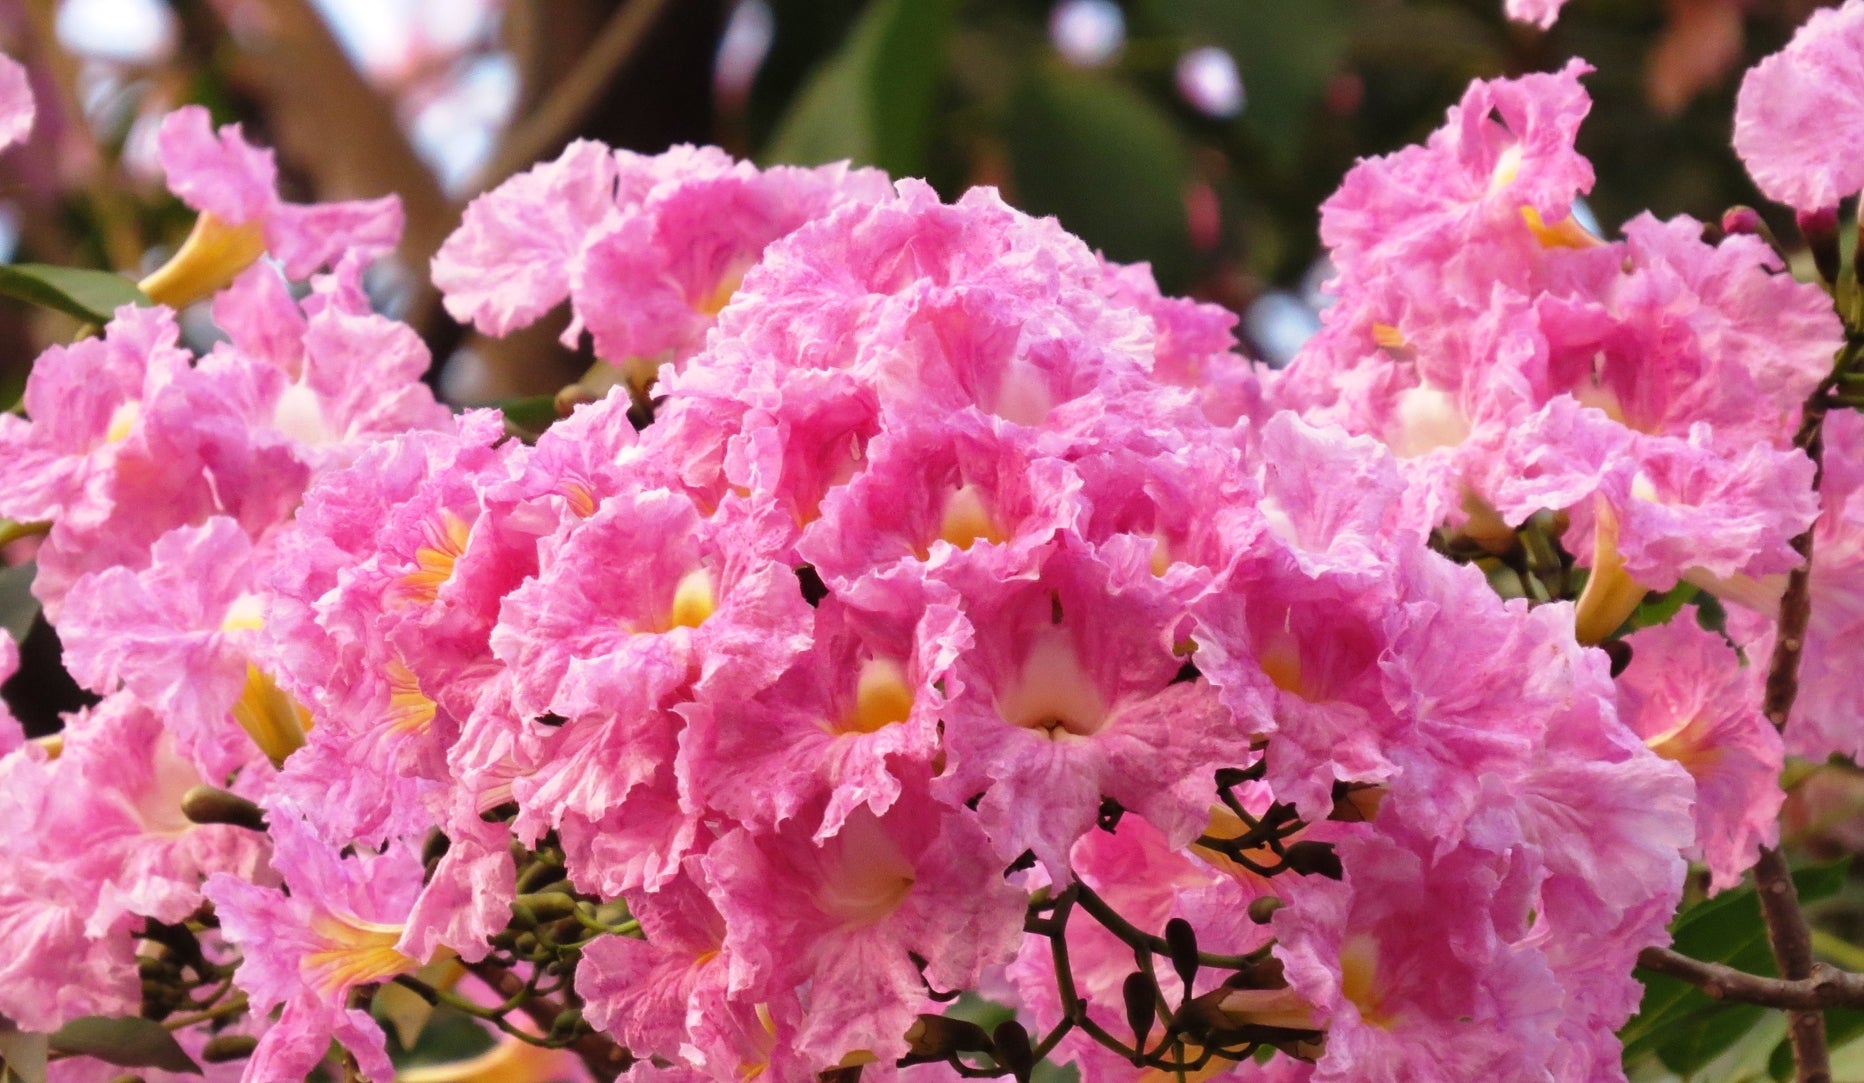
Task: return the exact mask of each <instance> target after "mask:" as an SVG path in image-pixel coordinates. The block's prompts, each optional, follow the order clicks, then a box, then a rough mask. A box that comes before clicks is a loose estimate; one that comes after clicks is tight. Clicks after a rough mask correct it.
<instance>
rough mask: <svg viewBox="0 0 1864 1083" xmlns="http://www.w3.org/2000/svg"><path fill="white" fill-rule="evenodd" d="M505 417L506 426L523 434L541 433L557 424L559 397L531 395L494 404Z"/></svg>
mask: <svg viewBox="0 0 1864 1083" xmlns="http://www.w3.org/2000/svg"><path fill="white" fill-rule="evenodd" d="M493 405H494V406H496V407H498V409H499V412H500V413H503V414H504V415H505V424H506V425H508V426H510V427H512V428H514V429H518V430H519V431H521V432H527V433H541V432H543V431H544V430H545V429H548V428H549V427H550V426H552V425H554V424H556V422H557V397H556V396H555V395H531V396H528V397H526V398H519V399H504V400H502V401H500V402H496V403H494V404H493Z"/></svg>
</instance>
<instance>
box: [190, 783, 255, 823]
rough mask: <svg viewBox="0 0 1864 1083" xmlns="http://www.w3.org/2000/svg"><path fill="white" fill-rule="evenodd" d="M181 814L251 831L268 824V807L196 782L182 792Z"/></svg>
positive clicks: (193, 818)
mask: <svg viewBox="0 0 1864 1083" xmlns="http://www.w3.org/2000/svg"><path fill="white" fill-rule="evenodd" d="M181 814H182V815H183V816H186V817H187V818H188V819H189V820H190V821H192V822H194V823H197V824H231V825H233V826H234V827H244V828H246V829H247V830H249V831H264V830H265V828H266V824H265V810H264V809H262V808H260V807H259V806H258V805H255V804H253V803H252V802H251V801H248V800H246V799H245V798H244V797H241V796H240V795H239V794H236V793H229V792H228V791H226V790H222V789H218V788H216V787H213V786H196V787H194V788H193V789H191V790H189V791H188V792H187V793H185V794H182V795H181Z"/></svg>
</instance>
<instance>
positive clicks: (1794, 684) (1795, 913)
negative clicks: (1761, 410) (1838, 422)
mask: <svg viewBox="0 0 1864 1083" xmlns="http://www.w3.org/2000/svg"><path fill="white" fill-rule="evenodd" d="M1854 353H1855V351H1854V349H1853V348H1852V346H1851V345H1850V344H1849V343H1847V345H1846V347H1845V348H1844V349H1841V350H1840V351H1839V353H1838V356H1837V357H1836V358H1835V359H1834V361H1833V364H1832V371H1831V373H1830V374H1829V375H1827V376H1826V377H1825V379H1823V380H1821V381H1819V385H1818V386H1817V387H1816V388H1814V389H1813V391H1812V394H1811V396H1809V397H1808V398H1807V399H1806V405H1805V409H1804V411H1803V412H1802V413H1801V415H1800V421H1799V431H1798V432H1797V433H1796V434H1794V438H1793V444H1794V446H1796V447H1798V448H1800V449H1801V450H1803V451H1804V452H1805V453H1806V456H1807V458H1810V459H1811V460H1812V468H1813V471H1812V490H1813V492H1815V493H1816V492H1818V491H1819V489H1820V485H1821V482H1823V481H1824V478H1825V459H1824V456H1825V413H1826V411H1827V410H1828V409H1829V408H1830V404H1831V396H1832V391H1833V389H1834V388H1835V387H1836V386H1837V383H1838V376H1839V375H1840V374H1841V373H1843V372H1844V371H1845V369H1846V368H1847V367H1848V366H1849V364H1850V363H1851V362H1852V361H1853V360H1855V358H1854ZM1817 525H1818V522H1817V520H1816V519H1815V520H1814V521H1813V524H1812V525H1811V526H1808V527H1807V528H1806V529H1805V530H1804V531H1802V532H1801V533H1800V534H1799V536H1798V537H1796V538H1794V539H1793V550H1794V551H1795V552H1797V553H1798V554H1799V564H1798V566H1797V567H1795V568H1794V569H1793V571H1792V572H1791V573H1790V574H1788V576H1787V582H1786V590H1785V591H1784V592H1782V594H1781V596H1780V622H1779V631H1778V633H1777V634H1776V635H1775V637H1774V643H1773V657H1772V659H1770V660H1769V662H1768V665H1767V691H1766V695H1765V698H1764V699H1763V700H1762V704H1761V709H1762V711H1763V712H1764V713H1765V714H1766V716H1767V718H1768V719H1769V720H1770V721H1772V722H1773V724H1774V725H1775V726H1776V727H1778V728H1780V729H1785V727H1786V723H1787V719H1788V718H1790V717H1792V713H1793V701H1794V700H1795V699H1796V698H1798V696H1799V659H1800V654H1801V652H1802V651H1803V650H1804V649H1805V644H1806V626H1807V623H1808V622H1809V621H1810V619H1811V615H1812V589H1811V583H1812V541H1813V531H1814V530H1815V529H1816V527H1817ZM1754 885H1755V887H1756V889H1757V890H1758V893H1759V895H1760V908H1761V917H1762V919H1763V920H1764V921H1765V922H1766V925H1767V944H1768V946H1769V947H1770V948H1772V949H1773V958H1774V962H1775V964H1776V965H1777V966H1778V967H1779V970H1780V976H1781V977H1782V978H1784V979H1786V980H1787V981H1806V980H1809V979H1811V978H1812V976H1813V973H1814V966H1815V964H1814V963H1813V960H1812V931H1811V930H1810V929H1809V928H1808V927H1807V925H1806V915H1805V912H1804V911H1802V910H1801V909H1800V908H1799V891H1798V890H1797V889H1796V888H1795V887H1794V886H1793V873H1792V870H1791V869H1790V868H1788V867H1787V864H1786V859H1785V858H1784V857H1782V856H1781V855H1780V852H1779V851H1778V850H1775V849H1772V848H1770V847H1763V848H1762V849H1761V851H1760V860H1758V861H1757V862H1755V864H1754ZM1787 1033H1788V1035H1789V1036H1790V1037H1791V1039H1792V1042H1793V1063H1794V1065H1795V1066H1796V1067H1795V1072H1796V1075H1795V1078H1796V1079H1797V1080H1798V1083H1831V1078H1832V1065H1831V1052H1830V1050H1829V1049H1828V1048H1827V1045H1826V1040H1825V1014H1824V1012H1823V1011H1821V1010H1820V1009H1819V1008H1817V1007H1809V1008H1797V1009H1793V1010H1792V1012H1791V1014H1790V1016H1789V1021H1788V1031H1787Z"/></svg>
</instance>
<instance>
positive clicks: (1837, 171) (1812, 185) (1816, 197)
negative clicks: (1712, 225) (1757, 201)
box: [1735, 0, 1864, 211]
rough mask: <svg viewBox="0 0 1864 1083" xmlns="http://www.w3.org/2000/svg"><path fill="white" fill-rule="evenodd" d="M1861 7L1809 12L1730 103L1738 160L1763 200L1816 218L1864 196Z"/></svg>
mask: <svg viewBox="0 0 1864 1083" xmlns="http://www.w3.org/2000/svg"><path fill="white" fill-rule="evenodd" d="M1860 97H1864V2H1861V0H1847V2H1846V3H1844V4H1841V5H1839V6H1837V7H1830V8H1822V9H1820V10H1818V11H1815V12H1813V13H1812V18H1810V19H1808V20H1807V21H1806V25H1804V26H1802V27H1800V28H1799V32H1798V33H1796V34H1794V35H1793V40H1792V41H1791V42H1788V43H1787V46H1786V48H1784V49H1782V50H1780V51H1779V52H1777V53H1775V54H1773V55H1772V56H1770V57H1768V58H1767V59H1765V60H1763V61H1761V62H1760V63H1759V64H1756V65H1754V67H1753V69H1752V70H1751V71H1749V72H1748V73H1747V75H1746V77H1745V78H1743V79H1742V80H1741V94H1740V97H1739V98H1737V99H1736V101H1735V153H1737V154H1739V155H1740V156H1741V160H1742V161H1743V162H1745V163H1746V164H1747V167H1748V173H1749V174H1750V175H1752V176H1753V178H1754V183H1755V184H1757V185H1759V186H1760V190H1761V191H1762V192H1764V193H1765V194H1766V196H1767V198H1768V199H1772V200H1777V201H1779V202H1781V203H1784V204H1786V205H1787V206H1789V207H1792V208H1794V209H1796V210H1800V211H1820V210H1826V209H1828V208H1833V207H1836V206H1838V201H1839V200H1841V199H1844V198H1846V197H1847V196H1852V195H1855V194H1857V192H1858V190H1859V189H1864V114H1860V113H1859V111H1858V108H1857V102H1858V99H1859V98H1860Z"/></svg>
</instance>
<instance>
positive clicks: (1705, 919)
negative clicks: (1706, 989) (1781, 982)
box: [1619, 861, 1848, 1076]
mask: <svg viewBox="0 0 1864 1083" xmlns="http://www.w3.org/2000/svg"><path fill="white" fill-rule="evenodd" d="M1847 866H1848V862H1847V861H1838V862H1832V863H1830V864H1825V865H1817V866H1812V867H1810V868H1805V869H1801V870H1799V871H1798V872H1795V873H1794V874H1793V882H1794V884H1795V885H1796V886H1797V887H1798V889H1799V895H1800V899H1801V901H1803V902H1812V901H1815V900H1818V899H1822V898H1826V897H1828V896H1831V895H1833V894H1835V893H1837V891H1838V890H1839V889H1840V888H1842V887H1843V886H1844V880H1845V873H1846V868H1847ZM1671 933H1672V936H1673V937H1674V944H1673V946H1674V948H1675V950H1677V951H1679V952H1681V953H1682V954H1684V955H1688V956H1690V957H1692V958H1696V959H1702V960H1705V961H1708V962H1715V963H1724V964H1726V965H1728V966H1732V967H1735V968H1736V969H1739V970H1745V971H1748V972H1749V973H1753V974H1766V975H1772V974H1773V973H1775V970H1774V965H1773V955H1772V952H1771V950H1770V949H1769V948H1768V946H1767V929H1766V926H1765V925H1764V924H1763V923H1762V921H1761V916H1760V903H1759V901H1758V899H1757V898H1756V896H1755V893H1754V889H1753V888H1752V887H1747V886H1743V887H1740V888H1737V889H1735V890H1732V891H1725V892H1723V893H1722V894H1720V895H1718V896H1716V897H1715V898H1713V899H1704V900H1702V901H1700V902H1698V903H1696V904H1694V905H1693V906H1690V907H1688V908H1686V909H1685V910H1684V911H1683V912H1682V914H1680V915H1679V916H1678V917H1677V919H1676V921H1675V922H1674V923H1673V924H1672V926H1671ZM1638 976H1639V978H1640V979H1641V980H1642V981H1643V982H1644V999H1643V1002H1642V1004H1641V1005H1640V1006H1639V1008H1638V1014H1637V1015H1636V1016H1635V1017H1633V1018H1632V1020H1631V1021H1630V1022H1629V1023H1627V1024H1626V1025H1625V1027H1624V1029H1623V1030H1621V1031H1619V1038H1620V1039H1621V1040H1622V1041H1623V1042H1624V1047H1625V1048H1624V1061H1625V1064H1626V1065H1630V1064H1632V1063H1634V1062H1636V1061H1638V1060H1642V1059H1643V1058H1646V1057H1652V1056H1654V1057H1656V1058H1657V1059H1658V1060H1659V1061H1661V1062H1662V1063H1663V1065H1664V1066H1665V1067H1666V1068H1668V1069H1669V1070H1670V1071H1672V1072H1675V1073H1676V1074H1678V1075H1683V1076H1687V1075H1689V1074H1690V1073H1691V1072H1694V1071H1696V1070H1698V1069H1700V1068H1701V1067H1702V1066H1703V1065H1704V1064H1706V1063H1708V1062H1709V1061H1710V1060H1713V1059H1714V1058H1715V1057H1716V1056H1718V1055H1720V1054H1721V1053H1722V1052H1723V1051H1725V1050H1726V1049H1728V1048H1729V1047H1730V1046H1732V1045H1733V1044H1734V1043H1735V1042H1736V1041H1739V1040H1740V1039H1741V1037H1742V1036H1743V1035H1745V1034H1746V1033H1747V1032H1748V1031H1749V1030H1750V1029H1751V1028H1752V1027H1753V1026H1754V1024H1755V1023H1756V1022H1757V1021H1758V1020H1759V1019H1760V1018H1761V1016H1762V1015H1763V1014H1764V1013H1765V1012H1766V1011H1767V1009H1764V1008H1757V1007H1755V1006H1753V1005H1748V1004H1730V1003H1727V1002H1726V1001H1719V1000H1715V999H1713V998H1711V997H1709V996H1707V995H1705V994H1704V993H1703V992H1702V991H1701V990H1699V989H1697V988H1695V987H1694V986H1691V985H1689V984H1688V983H1686V982H1682V981H1678V980H1677V979H1675V978H1670V977H1666V976H1664V975H1661V974H1651V973H1649V972H1646V971H1639V972H1638Z"/></svg>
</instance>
